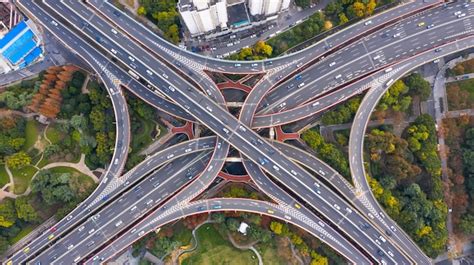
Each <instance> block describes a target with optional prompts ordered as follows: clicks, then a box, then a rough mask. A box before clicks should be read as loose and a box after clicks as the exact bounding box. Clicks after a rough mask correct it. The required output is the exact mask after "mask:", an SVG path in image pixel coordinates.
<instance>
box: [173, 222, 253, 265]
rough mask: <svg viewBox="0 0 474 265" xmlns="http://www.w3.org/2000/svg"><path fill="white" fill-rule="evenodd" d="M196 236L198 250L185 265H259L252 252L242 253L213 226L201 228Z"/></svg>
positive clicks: (185, 260) (206, 225)
mask: <svg viewBox="0 0 474 265" xmlns="http://www.w3.org/2000/svg"><path fill="white" fill-rule="evenodd" d="M196 236H197V239H198V244H199V245H198V248H197V249H196V250H195V251H194V252H192V253H191V254H190V256H189V257H187V258H185V259H184V260H183V262H182V264H183V265H194V264H202V265H213V264H216V265H217V264H233V265H241V264H242V265H249V264H257V263H258V260H257V257H255V254H254V253H253V252H252V251H250V250H247V251H241V250H239V249H236V248H234V247H233V246H232V245H231V243H230V242H228V241H227V240H226V239H224V238H222V237H221V235H220V234H219V232H218V231H217V230H216V229H215V228H214V226H213V225H212V224H205V225H203V226H201V227H200V228H199V229H198V230H197V232H196ZM252 256H254V258H252Z"/></svg>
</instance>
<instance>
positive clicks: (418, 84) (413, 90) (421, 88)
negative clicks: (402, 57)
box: [404, 73, 431, 100]
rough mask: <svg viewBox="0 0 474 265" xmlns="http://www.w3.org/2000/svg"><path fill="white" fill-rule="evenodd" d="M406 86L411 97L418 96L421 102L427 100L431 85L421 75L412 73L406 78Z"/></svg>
mask: <svg viewBox="0 0 474 265" xmlns="http://www.w3.org/2000/svg"><path fill="white" fill-rule="evenodd" d="M404 80H405V83H406V85H407V86H408V87H409V88H410V94H411V95H413V96H414V95H419V96H420V99H421V100H427V99H428V98H429V97H430V94H431V85H430V83H429V82H428V81H426V80H425V79H424V78H423V77H422V76H421V74H419V73H413V74H411V75H409V76H408V77H406V78H405V79H404Z"/></svg>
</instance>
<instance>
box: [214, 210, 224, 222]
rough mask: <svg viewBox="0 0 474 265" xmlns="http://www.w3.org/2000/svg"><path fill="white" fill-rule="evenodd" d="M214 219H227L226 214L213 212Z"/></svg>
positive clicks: (217, 220)
mask: <svg viewBox="0 0 474 265" xmlns="http://www.w3.org/2000/svg"><path fill="white" fill-rule="evenodd" d="M212 220H214V221H216V222H217V223H222V222H224V221H225V214H224V213H221V212H216V213H212Z"/></svg>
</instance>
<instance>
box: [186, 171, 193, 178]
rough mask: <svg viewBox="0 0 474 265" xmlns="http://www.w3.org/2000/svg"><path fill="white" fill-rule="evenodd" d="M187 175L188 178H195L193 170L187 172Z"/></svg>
mask: <svg viewBox="0 0 474 265" xmlns="http://www.w3.org/2000/svg"><path fill="white" fill-rule="evenodd" d="M186 177H187V178H188V179H192V178H193V173H191V172H189V171H188V172H186Z"/></svg>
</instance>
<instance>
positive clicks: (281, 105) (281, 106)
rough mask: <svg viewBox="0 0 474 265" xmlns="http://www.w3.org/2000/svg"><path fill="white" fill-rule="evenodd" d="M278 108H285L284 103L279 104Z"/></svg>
mask: <svg viewBox="0 0 474 265" xmlns="http://www.w3.org/2000/svg"><path fill="white" fill-rule="evenodd" d="M278 106H279V107H280V108H283V107H285V106H286V102H283V103H281V104H280V105H278Z"/></svg>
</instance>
